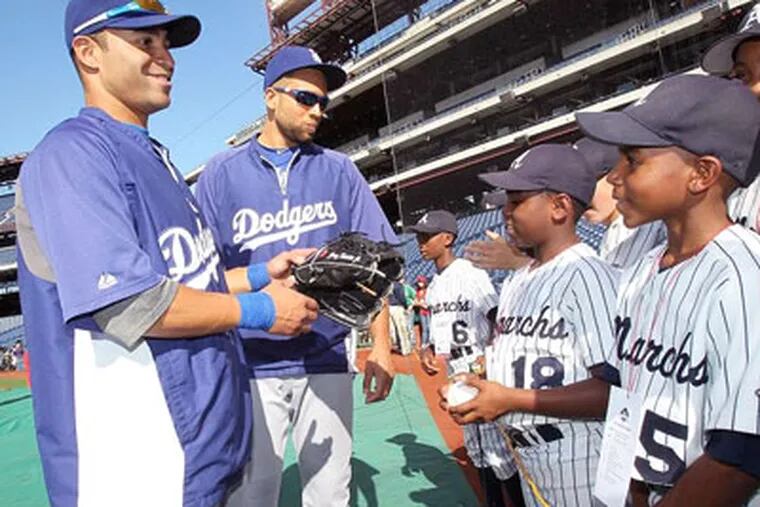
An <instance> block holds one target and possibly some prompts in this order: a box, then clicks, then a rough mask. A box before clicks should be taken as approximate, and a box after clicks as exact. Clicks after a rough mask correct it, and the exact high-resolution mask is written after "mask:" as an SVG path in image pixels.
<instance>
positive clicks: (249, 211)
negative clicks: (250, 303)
mask: <svg viewBox="0 0 760 507" xmlns="http://www.w3.org/2000/svg"><path fill="white" fill-rule="evenodd" d="M267 157H268V155H267V150H266V149H265V148H263V147H262V146H261V145H260V144H259V142H258V140H257V139H255V138H254V139H253V140H251V142H250V143H248V144H246V145H243V146H241V147H238V148H234V149H232V150H229V151H227V152H224V153H222V154H220V155H218V156H216V157H215V158H213V159H212V160H211V161H210V162H209V163H208V164H207V165H206V168H205V169H204V171H203V173H202V174H201V177H200V179H199V180H198V184H197V187H196V196H197V198H198V201H199V202H200V204H201V209H202V210H203V213H204V215H205V216H206V218H207V220H208V222H209V225H210V227H211V228H212V229H213V230H214V233H215V236H216V238H217V240H218V242H219V244H220V245H221V248H222V262H223V264H224V265H225V266H226V267H227V268H228V269H229V268H235V267H240V266H247V265H248V264H251V263H256V262H266V261H268V260H270V259H271V258H272V257H274V256H275V255H277V254H278V253H280V252H283V251H285V250H292V249H294V248H306V247H320V246H322V245H323V244H324V243H326V242H327V241H329V240H331V239H334V238H336V237H337V236H339V235H340V234H341V233H343V232H349V231H359V232H363V233H365V234H367V236H368V237H369V238H371V239H374V240H385V241H388V242H389V243H398V240H397V238H396V235H395V234H394V233H393V230H392V229H391V226H390V224H389V223H388V220H387V219H386V217H385V215H384V214H383V211H382V208H380V204H379V203H378V202H377V198H375V196H374V194H373V193H372V190H370V188H369V185H368V184H367V182H366V181H365V180H364V177H363V176H362V175H361V173H360V172H359V170H358V169H357V168H356V166H355V165H354V164H353V163H352V162H351V160H350V159H349V158H348V157H346V156H345V155H343V154H341V153H338V152H336V151H332V150H328V149H326V148H322V147H321V146H318V145H316V144H312V143H307V144H303V145H301V146H299V147H298V148H297V149H295V150H293V155H292V157H291V158H290V161H289V162H288V163H287V164H286V166H285V167H278V166H277V165H276V164H274V163H272V161H270V160H268V158H267ZM240 332H241V335H242V336H243V338H244V348H245V353H246V360H247V363H248V366H249V373H250V375H251V376H254V377H278V376H289V375H302V374H305V373H342V372H347V371H349V370H350V365H349V360H348V358H347V353H346V344H345V342H346V336H347V335H348V328H347V327H345V326H342V325H340V324H337V323H335V322H333V321H331V320H329V319H327V318H325V317H321V316H320V317H319V318H318V319H317V321H316V322H314V324H313V325H312V332H310V333H307V334H304V335H301V336H298V337H295V338H290V337H284V336H278V335H272V334H269V333H265V332H262V331H251V330H241V331H240Z"/></svg>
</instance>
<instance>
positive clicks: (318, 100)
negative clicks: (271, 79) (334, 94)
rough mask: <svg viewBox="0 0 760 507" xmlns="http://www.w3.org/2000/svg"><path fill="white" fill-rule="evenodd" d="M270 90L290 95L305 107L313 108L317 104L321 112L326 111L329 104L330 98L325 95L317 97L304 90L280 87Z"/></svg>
mask: <svg viewBox="0 0 760 507" xmlns="http://www.w3.org/2000/svg"><path fill="white" fill-rule="evenodd" d="M272 89H273V90H274V91H276V92H282V93H286V94H288V95H290V96H291V97H293V98H294V99H295V101H296V102H298V103H299V104H301V105H304V106H307V107H314V104H319V107H320V108H322V111H324V110H325V109H327V104H329V103H330V97H328V96H327V95H317V94H316V93H312V92H307V91H306V90H294V89H293V88H285V87H281V86H273V87H272Z"/></svg>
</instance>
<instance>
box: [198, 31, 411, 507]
mask: <svg viewBox="0 0 760 507" xmlns="http://www.w3.org/2000/svg"><path fill="white" fill-rule="evenodd" d="M345 80H346V74H345V73H344V72H343V70H342V69H341V68H340V67H337V66H334V65H327V64H325V63H323V62H322V61H321V60H320V58H319V56H318V55H317V54H316V53H315V52H314V51H312V50H310V49H308V48H305V47H298V46H286V47H283V48H282V49H280V50H279V51H278V52H277V54H276V55H275V56H274V57H273V58H272V60H271V61H270V63H269V64H268V66H267V69H266V73H265V78H264V100H265V103H266V108H267V119H266V123H265V124H264V126H263V127H262V130H261V133H260V134H259V135H258V136H257V137H256V138H254V139H253V140H251V142H250V143H248V144H247V145H245V146H242V147H240V148H235V149H233V150H230V151H228V152H225V153H223V154H221V155H219V156H217V157H216V158H214V159H212V160H211V161H210V162H209V163H208V164H207V165H206V169H205V170H204V172H203V174H202V175H201V177H200V180H199V181H198V186H197V191H196V195H197V197H198V200H199V202H200V203H201V208H202V210H203V211H204V214H205V216H206V217H207V220H208V221H209V224H210V225H211V227H212V228H214V229H215V230H216V233H217V237H218V238H219V239H220V242H221V243H222V245H223V258H222V262H223V263H224V265H225V266H226V267H227V268H232V267H236V266H246V265H248V264H250V263H253V262H259V261H261V260H263V259H266V258H268V257H270V256H273V255H277V253H278V252H282V251H283V250H285V249H289V248H295V247H317V246H321V245H322V244H324V243H325V242H326V241H328V240H330V239H333V238H335V237H336V236H338V235H339V234H340V233H342V232H346V231H361V232H363V233H365V234H367V235H368V236H369V237H370V238H372V239H376V240H381V239H384V240H387V241H389V242H391V243H393V242H395V241H397V240H396V237H395V235H394V234H393V232H392V230H391V227H390V225H389V224H388V221H387V219H386V218H385V215H384V214H383V211H382V209H381V208H380V205H379V204H378V202H377V199H376V198H375V196H374V195H373V194H372V191H371V190H370V188H369V185H368V184H367V182H366V181H365V180H364V178H363V177H362V175H361V173H360V172H359V171H358V169H357V168H356V166H355V165H354V164H353V163H352V162H351V161H350V160H349V159H348V157H346V156H345V155H343V154H340V153H337V152H335V151H332V150H328V149H326V148H323V147H321V146H318V145H316V144H314V143H313V142H312V140H313V138H314V135H315V133H316V131H317V128H318V127H319V124H320V122H321V121H322V119H323V118H324V117H325V108H326V107H327V104H328V98H327V94H328V92H330V91H332V90H335V89H336V88H339V87H340V86H342V85H343V83H344V82H345ZM370 331H371V333H372V334H373V336H374V338H375V347H374V350H373V351H372V354H371V355H370V357H369V359H368V362H367V367H366V369H365V376H364V391H365V394H366V401H367V402H369V403H371V402H374V401H379V400H382V399H384V398H385V397H386V396H387V395H388V393H389V391H390V387H391V381H392V375H393V370H392V366H391V362H390V344H389V338H388V310H387V307H386V309H384V310H383V311H382V312H381V313H380V314H379V315H378V317H377V318H376V319H375V321H374V322H373V324H372V327H371V329H370ZM242 335H243V344H244V348H245V352H246V359H247V361H248V367H249V371H250V375H251V396H252V398H253V416H254V420H255V421H256V423H255V424H254V436H253V456H252V459H251V463H250V465H249V466H248V468H247V470H246V474H245V478H244V481H243V486H242V487H241V489H240V490H238V491H236V492H235V493H234V494H233V495H232V497H231V499H230V504H231V505H234V506H238V505H239V506H247V507H248V506H255V507H274V506H276V505H277V502H278V497H279V491H280V481H281V475H282V462H283V455H284V452H285V443H286V437H287V435H288V433H289V430H290V429H292V435H293V440H294V443H295V448H296V454H297V455H298V465H299V470H300V475H301V481H302V485H303V493H302V498H303V502H302V503H303V505H304V507H311V506H319V507H323V506H345V505H348V501H349V483H350V480H351V468H350V458H351V447H352V433H351V429H352V428H351V427H352V411H353V396H352V373H351V372H352V358H351V357H350V356H351V354H350V352H349V350H350V349H351V345H352V341H351V340H350V339H349V336H350V334H349V330H348V329H347V328H346V327H344V326H342V325H339V324H336V323H334V322H332V321H330V320H328V319H325V318H324V317H320V318H318V319H317V321H316V322H315V323H314V326H313V331H312V332H311V333H307V334H304V335H302V336H300V337H299V338H297V339H295V340H290V341H287V342H283V341H282V339H281V337H279V336H277V335H276V334H271V333H263V332H258V331H245V330H243V331H242Z"/></svg>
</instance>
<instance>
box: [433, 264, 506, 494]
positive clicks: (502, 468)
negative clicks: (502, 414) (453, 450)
mask: <svg viewBox="0 0 760 507" xmlns="http://www.w3.org/2000/svg"><path fill="white" fill-rule="evenodd" d="M426 298H427V303H428V307H429V308H430V339H431V341H432V343H441V342H440V341H441V340H446V341H448V342H449V347H450V348H451V349H455V348H461V347H467V346H469V347H471V353H470V354H467V355H464V356H462V357H459V358H453V357H449V358H448V360H447V361H446V366H447V369H448V374H449V375H450V376H451V375H454V374H456V373H466V372H469V371H470V368H469V366H470V364H471V363H473V362H474V361H475V360H476V359H477V358H478V357H480V356H484V355H485V354H486V346H487V342H488V340H489V338H490V335H491V323H490V322H489V321H488V318H487V315H488V312H489V311H491V310H492V309H494V308H496V306H497V305H498V302H499V298H498V296H497V295H496V291H495V290H494V288H493V284H492V283H491V279H490V277H489V276H488V273H486V272H485V271H484V270H482V269H479V268H476V267H475V266H473V265H472V263H471V262H470V261H468V260H465V259H456V260H455V261H454V262H452V263H451V264H449V265H448V266H447V267H446V269H444V270H443V272H442V273H440V274H436V275H435V276H434V277H433V280H432V281H431V282H430V285H429V286H428V290H427V295H426ZM438 348H439V349H440V347H438ZM463 433H464V444H465V448H466V449H467V454H468V455H469V456H470V459H471V460H472V462H473V464H474V465H475V466H476V467H478V468H484V467H487V466H490V467H491V468H492V469H493V470H494V473H495V474H496V476H497V477H498V478H499V479H502V480H504V479H508V478H509V477H511V476H512V475H514V473H515V471H516V469H515V465H514V462H513V461H512V458H511V456H510V455H509V450H508V449H507V447H506V444H505V443H504V438H503V437H502V436H501V434H500V433H499V431H498V430H497V429H496V427H495V426H493V425H492V424H480V425H479V424H468V425H466V426H465V427H464V428H463Z"/></svg>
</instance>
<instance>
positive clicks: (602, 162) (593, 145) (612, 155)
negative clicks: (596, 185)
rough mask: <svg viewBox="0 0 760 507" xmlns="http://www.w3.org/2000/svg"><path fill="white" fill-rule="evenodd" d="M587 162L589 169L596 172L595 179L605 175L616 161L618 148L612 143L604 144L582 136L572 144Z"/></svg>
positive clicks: (618, 155)
mask: <svg viewBox="0 0 760 507" xmlns="http://www.w3.org/2000/svg"><path fill="white" fill-rule="evenodd" d="M573 148H575V149H576V150H577V151H578V153H580V154H581V155H583V158H585V159H586V162H588V166H589V169H591V171H593V172H594V173H596V179H597V180H598V179H600V178H602V177H604V176H606V175H607V173H609V172H610V171H611V170H612V169H613V168H614V167H615V164H617V163H618V160H619V159H620V150H618V148H617V146H615V145H612V144H604V143H600V142H598V141H594V140H593V139H589V138H588V137H584V138H583V139H580V140H578V141H576V142H575V144H574V145H573Z"/></svg>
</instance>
